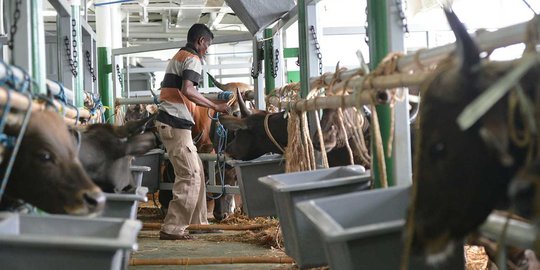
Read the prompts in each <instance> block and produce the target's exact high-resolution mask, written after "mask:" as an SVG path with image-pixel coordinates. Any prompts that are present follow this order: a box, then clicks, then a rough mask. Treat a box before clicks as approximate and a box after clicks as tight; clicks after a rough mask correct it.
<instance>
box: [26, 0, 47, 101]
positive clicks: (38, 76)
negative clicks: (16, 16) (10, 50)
mask: <svg viewBox="0 0 540 270" xmlns="http://www.w3.org/2000/svg"><path fill="white" fill-rule="evenodd" d="M29 3H30V16H31V19H30V23H31V25H32V27H31V28H32V30H31V38H32V44H31V45H30V46H31V48H32V49H31V50H32V61H31V62H32V78H33V80H34V81H35V82H36V83H37V86H38V87H37V89H36V88H35V87H34V88H33V89H34V90H33V92H34V93H36V94H47V86H46V81H47V78H46V77H45V75H46V68H45V60H44V59H45V34H44V33H45V30H44V25H43V16H42V10H43V3H42V2H41V1H29Z"/></svg>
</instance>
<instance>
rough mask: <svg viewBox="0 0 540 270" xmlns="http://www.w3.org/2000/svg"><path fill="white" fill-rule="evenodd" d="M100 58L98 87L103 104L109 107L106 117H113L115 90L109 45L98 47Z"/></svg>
mask: <svg viewBox="0 0 540 270" xmlns="http://www.w3.org/2000/svg"><path fill="white" fill-rule="evenodd" d="M97 59H98V89H99V95H100V96H101V102H102V103H103V106H106V107H108V109H107V110H106V112H105V119H107V120H109V119H112V116H113V113H114V99H113V91H112V89H111V81H112V78H111V76H112V66H111V63H110V62H109V60H110V59H111V50H110V48H108V47H99V48H97Z"/></svg>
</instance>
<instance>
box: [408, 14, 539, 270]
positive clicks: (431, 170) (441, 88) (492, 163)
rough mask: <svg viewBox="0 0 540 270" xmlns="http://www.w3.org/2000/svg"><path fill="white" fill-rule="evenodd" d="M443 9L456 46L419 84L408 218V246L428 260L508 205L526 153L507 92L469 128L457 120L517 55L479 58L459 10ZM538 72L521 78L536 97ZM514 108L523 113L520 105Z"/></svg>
mask: <svg viewBox="0 0 540 270" xmlns="http://www.w3.org/2000/svg"><path fill="white" fill-rule="evenodd" d="M444 12H445V14H446V17H447V19H448V22H449V24H450V26H451V28H452V31H453V32H454V34H455V36H456V45H457V49H456V52H455V57H454V58H450V59H448V60H446V61H443V62H442V63H440V64H439V66H438V67H437V70H436V71H435V72H434V74H433V75H432V76H431V77H430V78H429V79H427V80H426V81H425V82H424V83H423V85H422V86H421V88H422V104H421V106H420V112H419V116H418V122H417V124H418V130H417V132H418V133H417V134H416V151H415V153H416V154H415V157H414V163H415V166H414V168H415V170H414V173H413V177H414V178H413V182H414V185H415V191H414V194H415V196H414V199H413V200H412V203H411V205H410V206H409V215H408V219H407V226H408V228H409V230H408V232H407V237H411V238H410V240H411V243H412V246H411V250H412V251H413V253H414V254H416V255H420V256H422V257H426V258H427V260H428V262H431V263H436V262H441V261H444V260H445V258H447V257H448V256H449V255H450V254H451V251H452V250H453V248H452V247H454V246H456V245H460V244H461V243H462V242H463V239H464V238H465V237H466V236H467V235H469V234H470V233H471V232H474V231H475V230H476V229H477V228H478V226H479V225H480V224H482V223H483V222H484V221H485V220H486V218H487V216H488V215H489V214H490V213H491V212H492V210H493V209H495V208H506V207H507V206H508V198H507V192H508V184H509V182H510V180H511V179H512V178H513V176H514V175H515V174H516V172H517V171H518V169H519V168H521V167H523V165H524V164H525V157H526V155H525V153H526V152H527V149H526V147H523V146H520V145H518V144H516V143H515V142H514V141H513V140H510V139H509V136H508V130H509V129H508V128H509V124H508V123H511V124H512V125H514V124H517V126H518V127H523V123H524V121H523V120H522V119H521V120H519V117H518V121H517V122H518V123H516V121H510V120H509V119H508V116H509V113H510V110H509V109H508V101H509V97H508V96H507V95H506V96H503V97H502V98H501V99H500V100H499V101H498V102H497V103H496V104H495V105H494V106H492V107H491V108H490V109H489V110H488V111H487V112H486V113H485V114H484V115H483V116H482V117H481V118H480V119H479V120H478V121H477V122H475V123H474V124H473V125H472V126H471V127H469V128H466V129H464V130H462V129H461V128H460V126H459V125H458V122H457V119H458V116H460V115H461V113H462V112H463V111H464V109H465V108H466V106H467V105H469V104H471V102H473V101H474V100H475V99H476V98H478V97H479V96H480V95H481V94H482V93H483V92H484V91H485V90H486V89H488V88H489V87H490V86H491V85H492V83H493V82H495V81H497V80H498V79H499V78H501V77H503V76H504V75H505V74H507V73H508V72H509V71H511V70H513V69H515V67H516V65H518V64H519V63H520V61H509V62H488V61H482V59H481V58H480V51H479V49H478V47H477V45H476V44H475V43H474V41H473V40H472V38H471V37H470V36H469V34H468V33H467V31H466V29H465V27H464V25H463V24H462V23H461V22H460V21H459V19H458V17H457V16H456V14H455V13H454V12H453V11H451V10H450V9H448V8H445V9H444ZM539 78H540V67H539V66H538V64H536V65H534V66H533V67H532V68H530V69H529V70H528V71H527V72H526V74H525V75H524V76H523V77H522V78H521V79H519V80H518V83H519V85H520V86H521V89H522V91H523V92H522V93H524V95H525V96H528V97H529V98H531V100H535V93H536V92H537V89H538V85H539V84H538V83H539V81H538V79H539ZM515 110H517V114H518V115H519V109H515ZM514 112H516V111H514ZM518 129H519V130H521V128H518ZM534 140H536V139H534Z"/></svg>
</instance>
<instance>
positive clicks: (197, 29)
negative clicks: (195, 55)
mask: <svg viewBox="0 0 540 270" xmlns="http://www.w3.org/2000/svg"><path fill="white" fill-rule="evenodd" d="M213 39H214V34H212V31H210V29H209V28H208V27H207V26H206V25H204V24H201V23H196V24H194V25H193V26H191V28H189V31H188V36H187V41H188V43H191V44H192V45H194V46H195V48H197V51H198V52H199V54H200V55H205V54H206V51H207V50H208V47H210V45H212V40H213Z"/></svg>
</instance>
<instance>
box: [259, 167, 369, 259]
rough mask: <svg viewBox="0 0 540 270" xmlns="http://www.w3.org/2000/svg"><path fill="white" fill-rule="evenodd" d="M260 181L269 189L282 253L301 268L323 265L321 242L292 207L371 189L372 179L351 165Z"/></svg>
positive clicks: (266, 178)
mask: <svg viewBox="0 0 540 270" xmlns="http://www.w3.org/2000/svg"><path fill="white" fill-rule="evenodd" d="M259 181H260V182H262V183H263V184H265V185H266V186H268V187H270V188H272V190H273V192H274V203H275V205H276V210H277V214H278V218H279V223H280V226H281V230H282V232H283V239H284V241H285V252H286V253H287V254H288V255H289V256H291V257H292V258H294V260H295V261H296V263H297V264H298V266H299V267H300V268H309V267H316V266H322V265H326V264H327V263H328V262H327V260H326V256H325V253H324V245H323V241H322V240H321V238H320V237H319V234H318V232H317V229H316V228H315V226H314V225H313V224H311V222H309V220H307V219H306V218H305V216H304V215H301V214H300V213H299V211H298V210H297V209H296V207H295V204H296V203H298V202H302V201H306V200H309V199H316V198H322V197H327V196H331V195H337V194H343V193H348V192H353V191H361V190H366V189H368V188H369V187H370V183H371V176H370V174H369V173H366V170H365V169H364V167H362V166H360V165H351V166H343V167H334V168H329V169H320V170H315V171H306V172H295V173H286V174H276V175H269V176H266V177H261V178H259Z"/></svg>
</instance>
